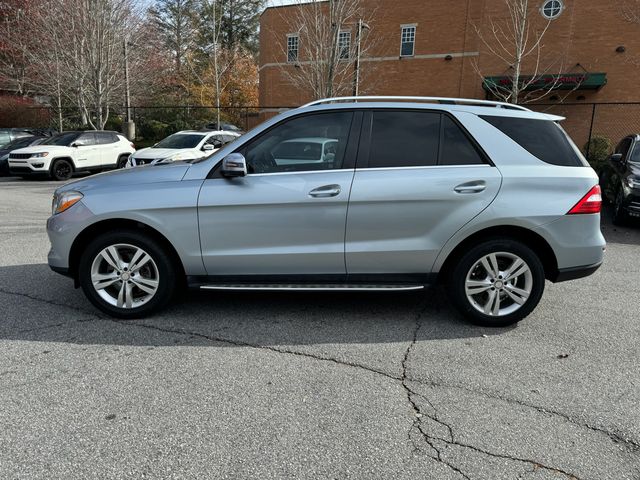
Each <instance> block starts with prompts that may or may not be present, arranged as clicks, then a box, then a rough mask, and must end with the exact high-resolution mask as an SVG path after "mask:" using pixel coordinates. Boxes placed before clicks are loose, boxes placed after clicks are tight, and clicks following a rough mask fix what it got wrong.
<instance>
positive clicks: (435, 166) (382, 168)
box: [356, 163, 495, 172]
mask: <svg viewBox="0 0 640 480" xmlns="http://www.w3.org/2000/svg"><path fill="white" fill-rule="evenodd" d="M477 167H489V168H495V167H494V166H493V165H487V164H486V163H482V164H480V163H478V164H469V165H420V166H415V167H407V166H402V167H374V168H356V172H372V171H378V170H380V171H383V170H429V169H434V168H477Z"/></svg>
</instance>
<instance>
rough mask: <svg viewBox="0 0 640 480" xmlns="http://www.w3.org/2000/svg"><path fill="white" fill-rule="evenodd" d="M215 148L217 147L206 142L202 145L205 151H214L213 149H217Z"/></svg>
mask: <svg viewBox="0 0 640 480" xmlns="http://www.w3.org/2000/svg"><path fill="white" fill-rule="evenodd" d="M215 148H216V147H214V146H213V145H211V144H210V143H205V144H204V145H203V146H202V151H203V152H210V151H212V150H215Z"/></svg>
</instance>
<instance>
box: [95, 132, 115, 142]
mask: <svg viewBox="0 0 640 480" xmlns="http://www.w3.org/2000/svg"><path fill="white" fill-rule="evenodd" d="M96 141H97V144H98V145H106V144H108V143H116V142H117V141H118V137H116V136H115V134H113V133H111V132H96Z"/></svg>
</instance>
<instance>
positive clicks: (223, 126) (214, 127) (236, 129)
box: [202, 122, 244, 134]
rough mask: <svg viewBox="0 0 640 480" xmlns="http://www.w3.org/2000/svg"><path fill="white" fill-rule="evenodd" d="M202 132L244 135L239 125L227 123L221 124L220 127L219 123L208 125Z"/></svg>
mask: <svg viewBox="0 0 640 480" xmlns="http://www.w3.org/2000/svg"><path fill="white" fill-rule="evenodd" d="M202 130H227V131H229V132H235V133H239V134H243V133H244V130H242V129H241V128H240V127H238V126H237V125H234V124H233V123H226V122H220V125H218V122H211V123H207V124H206V125H205V126H204V128H203V129H202Z"/></svg>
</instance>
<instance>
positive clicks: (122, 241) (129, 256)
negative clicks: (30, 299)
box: [78, 231, 176, 319]
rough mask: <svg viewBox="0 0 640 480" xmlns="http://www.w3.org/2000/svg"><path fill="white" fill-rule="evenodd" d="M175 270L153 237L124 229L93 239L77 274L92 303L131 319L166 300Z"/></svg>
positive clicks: (173, 284) (171, 286) (155, 309)
mask: <svg viewBox="0 0 640 480" xmlns="http://www.w3.org/2000/svg"><path fill="white" fill-rule="evenodd" d="M175 270H176V269H175V267H174V265H173V264H172V262H171V259H170V258H169V256H168V255H167V253H166V252H165V250H164V249H163V248H162V247H161V246H160V245H159V244H158V243H157V242H156V241H155V240H154V239H152V238H151V237H149V236H147V235H144V234H142V233H139V232H135V231H123V232H113V233H107V234H103V235H101V236H99V237H98V238H96V239H95V240H93V241H92V242H91V243H90V244H89V246H88V247H87V248H86V250H85V251H84V253H83V255H82V257H81V260H80V265H79V271H78V276H79V280H80V285H81V286H82V290H83V291H84V293H85V295H86V296H87V298H88V299H89V301H91V303H93V305H95V306H96V307H97V308H98V309H100V310H102V311H103V312H105V313H107V314H108V315H111V316H113V317H117V318H123V319H130V318H141V317H144V316H147V315H149V314H151V313H153V312H155V311H157V310H159V309H160V308H162V307H164V306H165V305H166V304H167V303H168V302H169V300H170V299H171V297H172V295H173V291H174V287H175Z"/></svg>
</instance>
